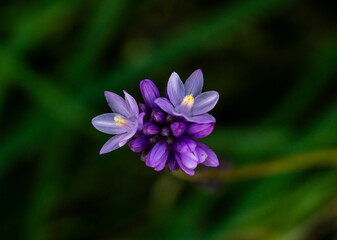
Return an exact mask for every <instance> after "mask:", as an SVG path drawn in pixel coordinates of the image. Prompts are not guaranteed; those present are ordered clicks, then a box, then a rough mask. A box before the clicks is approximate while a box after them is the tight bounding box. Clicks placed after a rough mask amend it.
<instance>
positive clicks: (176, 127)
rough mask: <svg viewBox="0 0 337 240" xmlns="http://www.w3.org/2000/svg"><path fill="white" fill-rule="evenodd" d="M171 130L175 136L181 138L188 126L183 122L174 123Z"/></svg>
mask: <svg viewBox="0 0 337 240" xmlns="http://www.w3.org/2000/svg"><path fill="white" fill-rule="evenodd" d="M170 129H171V131H172V135H173V136H175V137H180V136H181V135H182V134H183V133H184V131H185V129H186V124H185V123H183V122H174V123H172V124H171V125H170Z"/></svg>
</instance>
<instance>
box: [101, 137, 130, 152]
mask: <svg viewBox="0 0 337 240" xmlns="http://www.w3.org/2000/svg"><path fill="white" fill-rule="evenodd" d="M128 139H130V137H129V133H123V134H120V135H115V136H113V137H112V138H110V139H109V140H108V141H107V142H106V143H105V144H104V146H103V147H102V149H101V151H100V152H99V154H104V153H108V152H111V151H113V150H116V149H117V148H120V147H122V146H124V145H125V143H126V141H127V140H128ZM125 140H126V141H125ZM123 143H124V144H123Z"/></svg>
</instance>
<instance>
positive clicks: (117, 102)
mask: <svg viewBox="0 0 337 240" xmlns="http://www.w3.org/2000/svg"><path fill="white" fill-rule="evenodd" d="M104 95H105V98H106V101H107V102H108V104H109V107H110V108H111V110H112V111H113V112H114V113H119V114H121V115H123V116H125V117H131V116H132V114H131V113H130V111H129V109H128V107H127V106H126V103H125V100H124V99H123V98H122V97H120V96H118V95H117V94H116V93H113V92H109V91H105V92H104Z"/></svg>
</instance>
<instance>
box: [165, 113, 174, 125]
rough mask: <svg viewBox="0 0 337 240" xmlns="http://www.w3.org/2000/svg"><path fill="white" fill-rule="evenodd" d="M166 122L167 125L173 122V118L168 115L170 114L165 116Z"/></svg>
mask: <svg viewBox="0 0 337 240" xmlns="http://www.w3.org/2000/svg"><path fill="white" fill-rule="evenodd" d="M166 122H167V123H169V124H171V123H173V122H174V117H173V116H172V115H170V114H167V115H166Z"/></svg>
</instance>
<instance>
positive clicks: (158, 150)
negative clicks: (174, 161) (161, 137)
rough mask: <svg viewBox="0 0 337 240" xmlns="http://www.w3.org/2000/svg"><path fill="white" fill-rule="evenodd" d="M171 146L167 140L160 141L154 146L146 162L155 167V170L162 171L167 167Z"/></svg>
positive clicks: (147, 164)
mask: <svg viewBox="0 0 337 240" xmlns="http://www.w3.org/2000/svg"><path fill="white" fill-rule="evenodd" d="M169 152H170V151H169V146H168V145H167V143H166V142H164V141H160V142H158V143H157V144H156V145H154V146H153V148H152V149H151V151H150V152H149V155H148V156H147V158H146V161H145V164H146V166H148V167H153V168H154V170H155V171H161V170H163V168H164V167H165V164H166V161H167V158H168V155H169Z"/></svg>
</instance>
